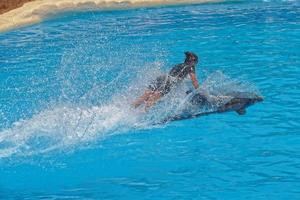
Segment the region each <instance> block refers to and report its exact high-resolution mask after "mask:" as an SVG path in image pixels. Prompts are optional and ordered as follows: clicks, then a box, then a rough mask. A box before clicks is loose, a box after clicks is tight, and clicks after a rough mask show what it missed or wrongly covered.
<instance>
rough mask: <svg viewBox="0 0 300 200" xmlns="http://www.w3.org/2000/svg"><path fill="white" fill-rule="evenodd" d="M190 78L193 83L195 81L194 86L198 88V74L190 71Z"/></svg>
mask: <svg viewBox="0 0 300 200" xmlns="http://www.w3.org/2000/svg"><path fill="white" fill-rule="evenodd" d="M190 78H191V80H192V83H193V86H194V88H195V89H198V88H199V82H198V80H197V76H196V74H195V73H190Z"/></svg>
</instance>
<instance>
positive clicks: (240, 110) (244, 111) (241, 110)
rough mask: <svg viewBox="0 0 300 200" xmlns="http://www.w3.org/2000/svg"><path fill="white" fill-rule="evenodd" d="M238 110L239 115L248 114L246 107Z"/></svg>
mask: <svg viewBox="0 0 300 200" xmlns="http://www.w3.org/2000/svg"><path fill="white" fill-rule="evenodd" d="M236 112H237V114H239V115H244V114H246V109H245V108H241V109H239V110H236Z"/></svg>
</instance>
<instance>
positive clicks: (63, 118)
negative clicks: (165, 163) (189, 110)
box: [0, 71, 256, 158]
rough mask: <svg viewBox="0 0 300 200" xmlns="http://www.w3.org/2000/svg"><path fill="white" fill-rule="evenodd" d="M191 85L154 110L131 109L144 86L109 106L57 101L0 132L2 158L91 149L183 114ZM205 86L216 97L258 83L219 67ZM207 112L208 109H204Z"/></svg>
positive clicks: (130, 89) (121, 95) (115, 97)
mask: <svg viewBox="0 0 300 200" xmlns="http://www.w3.org/2000/svg"><path fill="white" fill-rule="evenodd" d="M133 82H134V83H136V81H133ZM146 83H147V81H146ZM134 85H136V84H134ZM188 85H189V83H188V82H187V81H186V82H185V83H184V84H182V85H181V86H180V87H179V88H177V89H176V90H173V91H172V92H171V93H170V94H168V95H166V96H165V97H163V98H162V100H161V102H160V103H158V104H157V105H156V106H154V108H153V109H151V110H150V111H149V113H143V112H141V110H143V108H141V109H140V110H139V111H136V110H133V109H132V108H131V106H130V101H132V99H133V97H134V96H135V95H130V94H135V93H136V94H138V92H134V91H136V90H138V91H139V92H140V93H141V92H142V90H141V89H142V88H141V87H133V85H131V87H128V88H127V90H126V91H125V92H121V93H115V94H114V95H113V97H112V98H111V99H112V100H111V101H109V103H106V104H100V105H89V106H83V105H82V103H80V104H78V103H77V104H70V103H64V104H56V105H54V106H52V107H49V108H48V109H46V110H43V111H41V112H40V113H37V114H35V115H34V116H33V117H31V118H28V119H24V120H20V121H17V122H15V123H13V124H12V126H11V128H9V129H6V130H3V131H2V132H0V158H4V157H10V156H13V155H16V156H32V155H37V154H46V153H49V152H53V151H58V150H59V151H68V150H70V149H74V148H80V147H87V146H89V145H92V144H95V143H97V142H99V141H101V140H103V139H105V138H107V137H109V136H112V135H116V134H120V133H126V132H127V131H128V130H132V129H137V128H139V129H140V128H149V127H151V126H153V124H155V123H157V122H160V121H162V120H164V119H165V118H166V117H168V116H171V115H175V114H178V112H180V109H181V108H182V106H183V105H184V104H185V101H186V95H185V91H186V90H187V89H188V88H189V86H188ZM202 90H204V91H206V93H207V94H209V95H214V96H218V95H224V94H226V92H230V91H256V90H255V89H254V87H252V88H251V87H249V84H242V83H241V82H239V81H236V80H233V79H230V78H229V77H228V76H226V75H224V74H223V73H222V72H219V71H218V72H215V73H213V74H211V75H209V76H208V78H207V79H206V81H205V82H204V83H203V85H202ZM126 94H127V95H126ZM128 94H129V95H128ZM219 103H221V104H223V103H226V102H219ZM202 111H203V112H205V111H207V110H206V108H203V110H202Z"/></svg>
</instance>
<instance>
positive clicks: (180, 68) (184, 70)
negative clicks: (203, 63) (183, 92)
mask: <svg viewBox="0 0 300 200" xmlns="http://www.w3.org/2000/svg"><path fill="white" fill-rule="evenodd" d="M190 73H195V65H190V64H187V63H182V64H178V65H175V66H174V67H173V68H172V69H171V70H170V72H169V73H168V74H164V75H161V76H159V77H157V78H156V79H155V80H154V81H153V82H152V83H151V84H150V85H149V86H148V89H150V90H152V91H153V92H160V93H161V94H162V95H165V94H167V93H168V92H170V90H171V88H172V87H174V85H176V84H178V83H180V82H181V81H182V80H183V79H185V78H186V77H187V76H188V75H189V74H190Z"/></svg>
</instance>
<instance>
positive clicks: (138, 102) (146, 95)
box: [133, 90, 153, 108]
mask: <svg viewBox="0 0 300 200" xmlns="http://www.w3.org/2000/svg"><path fill="white" fill-rule="evenodd" d="M152 93H153V91H151V90H146V91H145V93H144V94H143V95H142V96H140V97H139V98H137V99H136V100H135V101H134V102H133V106H134V107H135V108H137V107H139V106H140V105H141V104H143V103H144V102H146V101H147V100H148V99H149V97H150V96H151V94H152Z"/></svg>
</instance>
